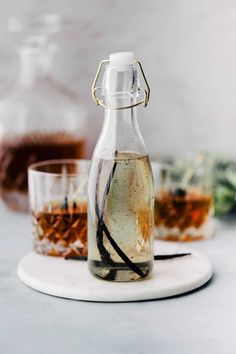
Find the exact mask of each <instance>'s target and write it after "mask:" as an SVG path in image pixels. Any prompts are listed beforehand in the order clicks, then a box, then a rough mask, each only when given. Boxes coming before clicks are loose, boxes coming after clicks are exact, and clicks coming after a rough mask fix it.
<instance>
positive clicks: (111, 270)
mask: <svg viewBox="0 0 236 354" xmlns="http://www.w3.org/2000/svg"><path fill="white" fill-rule="evenodd" d="M134 264H135V266H136V267H137V268H139V270H140V271H141V273H142V275H140V274H137V273H135V272H134V271H133V270H131V269H130V268H129V267H127V265H126V264H124V263H115V262H114V263H112V264H111V265H105V264H104V263H103V262H101V261H95V260H88V268H89V271H90V273H91V274H92V275H93V276H95V277H96V278H99V279H103V280H108V281H115V282H130V281H137V280H142V279H145V278H147V277H148V276H149V274H150V273H151V271H152V268H153V262H152V261H149V262H139V263H134Z"/></svg>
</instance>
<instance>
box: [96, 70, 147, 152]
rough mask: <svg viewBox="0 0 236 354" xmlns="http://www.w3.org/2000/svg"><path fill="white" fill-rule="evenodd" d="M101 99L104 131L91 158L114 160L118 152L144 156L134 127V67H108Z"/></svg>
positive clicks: (139, 135) (136, 83) (137, 131)
mask: <svg viewBox="0 0 236 354" xmlns="http://www.w3.org/2000/svg"><path fill="white" fill-rule="evenodd" d="M102 95H103V97H104V103H105V105H106V106H107V107H129V106H130V107H131V108H124V109H110V108H106V110H105V119H104V124H103V129H102V132H101V135H100V138H99V141H98V144H97V146H96V149H95V152H94V155H95V156H96V157H99V158H105V159H113V158H114V156H116V155H117V152H118V153H119V152H132V153H136V154H140V155H146V148H145V144H144V141H143V138H142V135H141V133H140V130H139V127H138V123H137V108H136V107H133V106H134V105H135V104H136V102H137V98H138V76H137V70H136V68H135V66H134V65H109V66H108V67H107V69H106V71H105V73H104V77H103V82H102Z"/></svg>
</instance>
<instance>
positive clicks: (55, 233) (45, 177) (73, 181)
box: [28, 160, 90, 258]
mask: <svg viewBox="0 0 236 354" xmlns="http://www.w3.org/2000/svg"><path fill="white" fill-rule="evenodd" d="M89 166H90V162H89V161H87V160H50V161H43V162H39V163H35V164H32V165H31V166H30V167H29V169H28V178H29V199H30V207H31V215H32V226H33V247H34V250H35V251H36V252H37V253H40V254H44V255H49V256H63V257H68V258H69V257H80V256H82V257H83V256H87V180H88V170H89Z"/></svg>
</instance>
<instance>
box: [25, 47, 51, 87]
mask: <svg viewBox="0 0 236 354" xmlns="http://www.w3.org/2000/svg"><path fill="white" fill-rule="evenodd" d="M50 67H51V60H50V57H49V56H48V55H45V53H43V52H38V53H37V54H35V53H33V52H31V51H30V50H28V51H26V50H24V49H23V50H21V52H20V72H19V77H18V82H19V84H20V85H21V86H23V87H25V88H27V87H31V86H33V85H35V84H36V83H37V82H40V81H42V80H44V79H45V78H46V77H47V76H48V75H49V71H50Z"/></svg>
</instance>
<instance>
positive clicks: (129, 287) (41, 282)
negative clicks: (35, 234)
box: [17, 241, 212, 302]
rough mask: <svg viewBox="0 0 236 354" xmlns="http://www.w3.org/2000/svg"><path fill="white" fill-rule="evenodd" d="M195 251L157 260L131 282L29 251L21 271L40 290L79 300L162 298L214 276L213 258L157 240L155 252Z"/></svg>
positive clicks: (197, 285)
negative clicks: (146, 273)
mask: <svg viewBox="0 0 236 354" xmlns="http://www.w3.org/2000/svg"><path fill="white" fill-rule="evenodd" d="M183 252H191V255H190V256H185V257H181V258H174V259H171V260H162V261H155V262H154V264H155V265H154V270H153V272H152V274H151V276H150V277H149V278H147V279H144V280H142V281H136V282H130V283H118V282H108V281H104V280H100V279H96V278H94V277H93V276H92V275H91V274H90V273H89V271H88V269H87V264H86V262H84V261H75V260H67V261H66V260H64V259H63V258H57V257H48V256H42V255H38V254H36V253H34V252H32V253H29V254H27V255H26V256H25V257H24V258H23V259H22V260H21V261H20V263H19V265H18V269H17V273H18V276H19V278H20V279H21V280H22V281H23V283H25V284H26V285H28V286H30V287H31V288H33V289H35V290H38V291H40V292H43V293H46V294H50V295H54V296H58V297H63V298H68V299H76V300H86V301H102V302H123V301H139V300H151V299H161V298H165V297H170V296H174V295H179V294H184V293H186V292H189V291H191V290H194V289H197V288H199V287H200V286H202V285H203V284H205V283H206V282H207V281H208V280H209V279H210V278H211V276H212V267H211V264H210V262H209V260H208V259H207V258H206V257H205V256H203V255H202V254H200V253H199V252H196V251H194V250H192V249H189V248H186V247H184V246H182V245H179V244H173V243H169V242H164V241H158V242H155V254H174V253H183Z"/></svg>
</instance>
